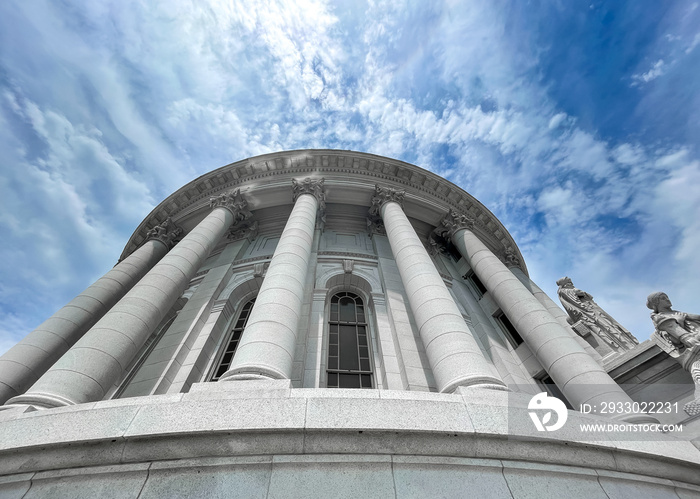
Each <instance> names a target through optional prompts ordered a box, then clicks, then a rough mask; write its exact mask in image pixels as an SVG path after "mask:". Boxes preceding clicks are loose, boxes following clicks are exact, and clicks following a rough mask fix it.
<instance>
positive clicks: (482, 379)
mask: <svg viewBox="0 0 700 499" xmlns="http://www.w3.org/2000/svg"><path fill="white" fill-rule="evenodd" d="M460 386H461V387H463V388H479V389H486V390H500V391H504V392H509V391H510V389H509V388H508V387H507V386H506V385H505V384H504V383H503V381H501V380H500V379H498V378H494V377H490V376H473V377H472V376H469V377H464V378H459V379H456V380H454V381H452V382H450V383H448V384H447V386H445V387H444V388H443V389H442V390H440V393H454V391H455V390H457V388H459V387H460Z"/></svg>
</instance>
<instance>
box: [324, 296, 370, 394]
mask: <svg viewBox="0 0 700 499" xmlns="http://www.w3.org/2000/svg"><path fill="white" fill-rule="evenodd" d="M327 365H328V369H327V374H328V379H327V385H326V386H328V388H372V385H373V383H372V368H371V364H370V356H369V340H368V337H367V319H366V315H365V307H364V305H363V303H362V298H360V297H359V296H357V295H356V294H353V293H347V292H342V293H338V294H336V295H333V297H332V298H331V311H330V320H329V324H328V364H327Z"/></svg>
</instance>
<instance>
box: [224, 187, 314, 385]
mask: <svg viewBox="0 0 700 499" xmlns="http://www.w3.org/2000/svg"><path fill="white" fill-rule="evenodd" d="M292 184H293V197H292V199H293V201H294V207H293V208H292V213H291V215H290V216H289V219H288V220H287V224H286V225H285V226H284V230H283V231H282V236H281V237H280V240H279V242H278V243H277V248H276V249H275V253H274V255H273V256H272V260H271V261H270V266H269V267H268V269H267V274H266V275H265V280H264V281H263V283H262V286H261V287H260V291H259V292H258V296H257V298H256V299H255V305H253V310H251V312H250V317H249V318H248V324H247V325H246V328H245V331H244V332H243V336H242V338H241V341H240V343H239V345H238V348H237V349H236V355H235V356H234V357H233V362H232V363H231V367H230V368H229V370H228V371H226V372H225V373H224V374H223V375H222V376H221V378H220V379H219V381H231V380H237V379H266V378H272V379H289V378H290V377H291V375H292V363H293V361H294V350H295V348H296V342H297V333H298V330H299V317H300V316H301V305H302V303H303V301H304V283H305V282H306V276H307V273H308V270H309V259H310V258H311V248H312V243H313V240H314V228H315V226H316V221H317V219H318V218H319V205H320V206H321V209H322V210H321V213H323V208H324V207H325V194H324V192H323V179H318V180H316V179H309V178H307V179H304V181H302V182H297V181H296V180H292Z"/></svg>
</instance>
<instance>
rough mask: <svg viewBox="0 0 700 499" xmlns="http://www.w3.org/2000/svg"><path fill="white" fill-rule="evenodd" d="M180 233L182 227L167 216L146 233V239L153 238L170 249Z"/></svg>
mask: <svg viewBox="0 0 700 499" xmlns="http://www.w3.org/2000/svg"><path fill="white" fill-rule="evenodd" d="M181 235H182V229H181V228H180V227H178V226H177V225H176V224H175V222H173V221H172V219H171V218H170V217H168V218H166V219H165V221H164V222H163V223H161V224H159V225H156V226H155V227H153V228H152V229H151V230H149V231H148V232H147V233H146V241H149V240H151V239H155V240H157V241H160V242H161V243H163V244H165V246H167V247H168V249H171V248H172V247H173V246H175V244H176V243H177V241H178V239H179V238H180V236H181Z"/></svg>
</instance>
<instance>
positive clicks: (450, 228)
mask: <svg viewBox="0 0 700 499" xmlns="http://www.w3.org/2000/svg"><path fill="white" fill-rule="evenodd" d="M474 227H476V220H474V219H473V218H471V217H469V216H468V215H463V214H461V213H457V212H456V211H455V210H450V211H448V212H447V214H445V216H444V217H442V220H440V223H439V224H438V226H437V228H436V229H435V230H434V231H433V233H434V234H436V235H438V236H442V237H444V238H446V239H451V238H452V236H453V235H454V234H455V233H456V232H457V231H458V230H460V229H467V230H470V231H473V230H474Z"/></svg>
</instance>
